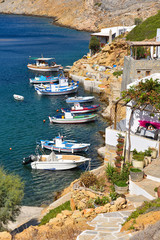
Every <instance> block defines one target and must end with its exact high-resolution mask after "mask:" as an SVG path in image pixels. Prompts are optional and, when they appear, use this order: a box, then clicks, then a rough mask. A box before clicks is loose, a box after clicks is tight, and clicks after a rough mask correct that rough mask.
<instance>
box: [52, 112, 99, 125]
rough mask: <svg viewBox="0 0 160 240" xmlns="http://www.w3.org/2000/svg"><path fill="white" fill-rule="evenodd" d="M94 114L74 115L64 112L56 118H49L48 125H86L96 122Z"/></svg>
mask: <svg viewBox="0 0 160 240" xmlns="http://www.w3.org/2000/svg"><path fill="white" fill-rule="evenodd" d="M96 117H97V115H96V114H83V115H74V114H73V113H71V112H70V111H67V112H64V113H63V114H59V115H57V116H53V117H50V116H49V121H50V123H86V122H92V121H95V120H96Z"/></svg>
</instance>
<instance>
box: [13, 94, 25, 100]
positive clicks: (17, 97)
mask: <svg viewBox="0 0 160 240" xmlns="http://www.w3.org/2000/svg"><path fill="white" fill-rule="evenodd" d="M13 97H14V99H16V100H18V101H23V100H24V97H23V96H21V95H17V94H13Z"/></svg>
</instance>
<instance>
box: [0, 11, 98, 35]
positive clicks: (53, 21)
mask: <svg viewBox="0 0 160 240" xmlns="http://www.w3.org/2000/svg"><path fill="white" fill-rule="evenodd" d="M0 14H1V15H14V16H25V17H37V18H48V19H51V20H52V25H55V26H57V27H62V28H68V29H73V30H76V31H78V32H86V33H94V31H86V30H85V29H82V30H79V29H76V28H74V27H71V26H69V25H63V24H61V23H58V22H57V21H58V20H57V17H54V16H53V17H49V16H47V15H35V14H25V13H20V14H18V13H11V12H8V13H6V12H0Z"/></svg>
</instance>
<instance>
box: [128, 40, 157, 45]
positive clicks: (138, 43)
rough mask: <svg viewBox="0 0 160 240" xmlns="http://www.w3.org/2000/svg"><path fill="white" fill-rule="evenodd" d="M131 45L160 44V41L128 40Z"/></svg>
mask: <svg viewBox="0 0 160 240" xmlns="http://www.w3.org/2000/svg"><path fill="white" fill-rule="evenodd" d="M127 43H128V44H129V45H130V46H160V42H145V41H134V42H130V41H128V42H127Z"/></svg>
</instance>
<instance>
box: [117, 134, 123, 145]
mask: <svg viewBox="0 0 160 240" xmlns="http://www.w3.org/2000/svg"><path fill="white" fill-rule="evenodd" d="M117 137H118V139H117V142H118V143H124V136H123V135H122V134H120V133H118V134H117Z"/></svg>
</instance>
